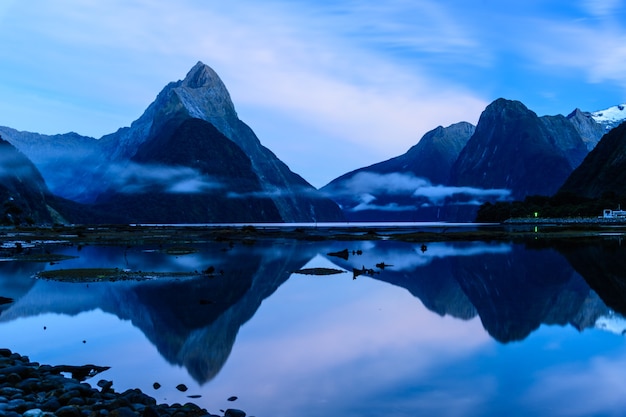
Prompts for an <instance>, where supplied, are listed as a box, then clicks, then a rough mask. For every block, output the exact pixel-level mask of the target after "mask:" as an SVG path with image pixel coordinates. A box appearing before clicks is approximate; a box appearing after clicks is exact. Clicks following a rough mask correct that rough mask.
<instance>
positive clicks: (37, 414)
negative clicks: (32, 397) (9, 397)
mask: <svg viewBox="0 0 626 417" xmlns="http://www.w3.org/2000/svg"><path fill="white" fill-rule="evenodd" d="M43 414H44V412H43V410H41V409H39V408H33V409H32V410H27V411H25V412H24V413H23V414H22V417H41V416H42V415H43Z"/></svg>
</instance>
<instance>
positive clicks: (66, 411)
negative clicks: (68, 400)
mask: <svg viewBox="0 0 626 417" xmlns="http://www.w3.org/2000/svg"><path fill="white" fill-rule="evenodd" d="M54 414H56V416H57V417H82V416H81V412H80V409H79V408H78V407H75V406H73V405H66V406H64V407H61V408H59V409H58V410H57V411H56V412H55V413H54Z"/></svg>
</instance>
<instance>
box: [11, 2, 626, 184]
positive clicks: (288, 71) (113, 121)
mask: <svg viewBox="0 0 626 417" xmlns="http://www.w3.org/2000/svg"><path fill="white" fill-rule="evenodd" d="M197 61H202V62H204V63H205V64H207V65H209V66H211V67H212V68H213V69H214V70H215V71H216V72H217V73H218V74H219V75H220V77H221V78H222V80H223V81H224V83H225V84H226V87H227V88H228V90H229V91H230V93H231V97H232V99H233V101H234V103H235V108H236V109H237V112H238V114H239V117H240V118H241V119H242V120H243V121H244V122H246V123H247V124H248V125H250V127H252V129H253V130H254V131H255V132H256V134H257V136H258V137H259V139H260V140H261V142H262V143H263V144H264V145H266V146H267V147H269V148H270V149H271V150H272V151H274V153H276V155H277V156H278V157H279V158H281V159H282V160H283V161H284V162H286V163H287V164H288V165H289V166H290V167H291V169H292V170H293V171H295V172H297V173H299V174H300V175H302V176H303V177H304V178H305V179H307V180H308V181H309V182H311V183H312V184H313V185H315V186H318V187H320V186H323V185H325V184H326V183H327V182H328V181H330V180H332V179H333V178H335V177H337V176H339V175H341V174H343V173H345V172H347V171H350V170H352V169H356V168H359V167H362V166H365V165H369V164H372V163H375V162H379V161H382V160H384V159H387V158H390V157H393V156H397V155H399V154H402V153H404V152H405V151H406V150H407V149H408V148H409V147H410V146H412V145H414V144H415V143H417V141H418V140H419V139H420V138H421V136H422V135H423V134H424V133H426V132H427V131H429V130H431V129H433V128H435V127H437V126H439V125H443V126H447V125H449V124H452V123H455V122H458V121H461V120H464V121H469V122H471V123H476V122H477V121H478V118H479V116H480V113H481V112H482V110H484V108H485V106H486V105H487V104H489V103H490V102H491V101H493V100H495V99H496V98H499V97H505V98H508V99H515V100H520V101H522V102H523V103H524V104H526V105H527V106H528V107H529V108H530V109H532V110H534V111H535V112H536V113H538V114H539V115H540V116H541V115H546V114H550V115H552V114H568V113H569V112H570V111H572V110H573V109H574V108H576V107H579V108H581V109H583V110H587V111H594V110H600V109H605V108H607V107H610V106H613V105H616V104H621V103H624V102H626V0H604V1H603V0H569V1H561V0H556V1H552V0H550V1H549V0H544V1H541V0H528V1H524V2H502V1H495V0H475V1H472V2H468V1H465V0H437V1H434V0H433V1H431V0H421V1H420V0H414V1H409V0H390V1H377V2H373V1H363V0H361V1H356V0H355V1H320V0H316V1H308V0H307V1H305V0H301V1H287V0H269V1H262V2H261V1H253V0H233V1H229V2H218V1H211V0H180V1H177V2H169V1H163V0H149V1H148V0H109V1H106V2H96V1H88V0H57V1H54V2H45V1H42V0H39V1H37V0H32V1H22V0H0V62H1V63H2V64H1V65H0V125H4V126H9V127H13V128H16V129H19V130H27V131H34V132H39V133H46V134H54V133H64V132H68V131H75V132H78V133H80V134H83V135H88V136H93V137H97V138H99V137H100V136H102V135H104V134H107V133H111V132H113V131H115V130H117V128H119V127H123V126H128V125H130V123H131V122H132V121H133V120H135V119H137V118H138V117H139V116H140V115H141V113H142V112H143V110H144V109H145V108H146V107H147V106H148V105H149V104H150V103H151V102H152V101H153V100H154V98H155V97H156V95H157V94H158V92H159V91H160V90H161V89H162V88H163V87H164V86H165V85H166V84H167V83H168V82H170V81H175V80H178V79H182V78H184V76H185V74H186V73H187V71H188V70H189V69H190V68H191V67H192V66H193V65H194V64H195V63H196V62H197Z"/></svg>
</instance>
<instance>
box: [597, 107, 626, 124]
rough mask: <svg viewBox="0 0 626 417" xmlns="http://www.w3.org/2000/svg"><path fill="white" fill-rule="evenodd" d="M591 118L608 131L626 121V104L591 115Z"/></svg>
mask: <svg viewBox="0 0 626 417" xmlns="http://www.w3.org/2000/svg"><path fill="white" fill-rule="evenodd" d="M591 117H593V119H594V120H595V121H596V122H598V123H600V124H601V125H602V126H604V128H605V129H606V130H607V131H608V130H611V129H613V128H614V127H615V126H617V125H619V124H621V123H622V122H623V121H625V120H626V104H619V105H617V106H613V107H609V108H608V109H606V110H598V111H595V112H592V113H591Z"/></svg>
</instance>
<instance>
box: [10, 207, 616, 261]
mask: <svg viewBox="0 0 626 417" xmlns="http://www.w3.org/2000/svg"><path fill="white" fill-rule="evenodd" d="M624 226H626V219H624V220H622V219H598V218H582V217H579V218H561V219H556V218H519V219H509V220H507V221H505V222H503V223H467V224H463V225H462V226H460V225H459V224H454V223H452V224H450V223H437V224H434V223H406V224H396V225H393V226H391V225H389V226H386V225H383V224H359V225H356V224H350V225H341V226H336V227H329V226H324V225H315V224H310V225H308V226H307V227H305V226H303V225H286V224H285V225H276V224H271V225H270V224H268V225H263V224H256V225H243V224H241V225H229V226H226V225H84V226H82V225H77V226H72V225H70V226H61V225H56V226H52V227H51V226H48V227H35V226H33V227H16V228H2V229H0V255H4V256H7V257H11V256H13V255H16V254H21V250H22V249H27V248H28V247H29V246H33V245H34V244H35V242H37V243H36V245H37V246H41V245H44V246H45V245H48V244H55V243H57V244H58V243H62V244H71V245H89V244H96V245H113V246H119V245H138V244H147V245H150V244H153V245H162V246H171V245H176V244H179V245H181V244H182V245H187V244H194V243H203V242H216V241H222V242H232V243H235V242H242V243H245V244H253V243H254V242H255V241H261V240H276V239H282V240H296V241H366V240H394V241H404V242H418V243H427V242H442V241H485V240H503V241H504V240H523V239H527V238H532V239H537V238H542V239H561V238H566V239H570V238H582V237H593V236H603V235H604V234H606V232H607V230H610V229H611V228H614V229H615V233H624V234H626V231H625V230H624ZM31 242H32V243H31Z"/></svg>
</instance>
